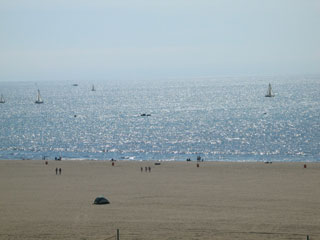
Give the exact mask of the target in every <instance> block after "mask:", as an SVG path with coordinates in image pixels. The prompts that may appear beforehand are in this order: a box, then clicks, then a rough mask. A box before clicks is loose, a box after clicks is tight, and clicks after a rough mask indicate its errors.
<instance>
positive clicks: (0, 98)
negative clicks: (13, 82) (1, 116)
mask: <svg viewBox="0 0 320 240" xmlns="http://www.w3.org/2000/svg"><path fill="white" fill-rule="evenodd" d="M5 102H6V101H5V100H4V98H3V95H2V94H1V97H0V103H5Z"/></svg>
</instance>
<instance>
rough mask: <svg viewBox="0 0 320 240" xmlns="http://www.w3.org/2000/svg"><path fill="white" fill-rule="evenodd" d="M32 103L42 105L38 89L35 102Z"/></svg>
mask: <svg viewBox="0 0 320 240" xmlns="http://www.w3.org/2000/svg"><path fill="white" fill-rule="evenodd" d="M34 103H37V104H40V103H43V100H42V98H41V95H40V90H39V89H38V96H37V100H36V101H35V102H34Z"/></svg>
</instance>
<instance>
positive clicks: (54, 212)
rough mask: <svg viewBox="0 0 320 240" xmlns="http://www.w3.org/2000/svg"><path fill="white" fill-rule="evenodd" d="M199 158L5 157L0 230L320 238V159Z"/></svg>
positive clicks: (50, 235) (41, 234) (9, 233)
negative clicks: (98, 200) (238, 160)
mask: <svg viewBox="0 0 320 240" xmlns="http://www.w3.org/2000/svg"><path fill="white" fill-rule="evenodd" d="M196 164H197V163H196V162H162V163H161V165H159V166H155V165H154V162H148V161H145V162H137V161H134V162H130V161H117V162H115V166H112V165H111V162H109V161H49V164H48V165H45V161H41V160H38V161H33V160H24V161H22V160H21V161H18V160H17V161H12V160H11V161H7V160H1V161H0V195H1V197H0V239H81V240H85V239H88V240H89V239H96V240H98V239H101V240H102V239H115V237H114V235H115V234H116V230H117V229H119V230H120V239H121V240H123V239H148V240H150V239H151V240H152V239H168V240H169V239H224V240H227V239H249V240H250V239H277V240H279V239H301V240H302V239H306V236H307V235H309V236H310V240H313V239H320V187H319V186H320V164H319V163H307V168H306V169H305V168H303V164H304V163H275V162H274V163H272V164H264V163H226V162H203V163H200V167H199V168H197V167H196ZM145 166H150V167H151V172H145V171H143V172H141V171H140V167H143V168H144V167H145ZM56 167H58V168H61V169H62V174H61V175H56V173H55V168H56ZM143 170H144V169H143ZM100 195H103V196H105V197H106V198H108V199H109V201H110V202H111V204H109V205H93V204H92V203H93V201H94V199H95V197H97V196H100Z"/></svg>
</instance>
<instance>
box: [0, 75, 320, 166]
mask: <svg viewBox="0 0 320 240" xmlns="http://www.w3.org/2000/svg"><path fill="white" fill-rule="evenodd" d="M74 83H77V84H78V86H73V84H74ZM269 83H271V84H272V87H273V91H274V93H275V97H271V98H268V97H265V94H266V92H267V88H268V84H269ZM93 84H94V86H95V89H96V91H91V88H92V85H93ZM37 89H40V92H41V95H42V98H43V101H44V103H43V104H35V103H34V102H35V100H36V97H37ZM1 93H2V94H3V96H4V98H5V100H6V103H2V104H0V112H1V114H0V116H1V117H0V159H43V158H45V159H55V158H56V157H60V156H61V157H62V159H92V160H110V159H115V160H121V159H127V160H138V161H139V160H168V161H171V160H175V161H185V160H186V159H187V158H190V159H191V160H193V161H195V160H196V159H197V157H198V156H200V157H201V158H202V159H203V160H204V161H239V162H242V161H298V162H309V161H312V162H318V161H320V145H319V143H320V104H319V103H320V76H264V77H261V76H260V77H254V76H251V77H206V78H186V79H183V78H180V79H166V80H163V79H159V80H157V81H148V80H141V81H138V80H134V81H129V80H128V81H120V82H116V81H107V80H106V81H94V80H88V81H79V82H76V81H52V82H49V81H48V82H46V81H41V82H40V81H39V82H37V83H35V82H23V81H21V82H0V94H1ZM141 115H145V116H141Z"/></svg>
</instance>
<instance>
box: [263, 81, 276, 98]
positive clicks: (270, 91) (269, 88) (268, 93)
mask: <svg viewBox="0 0 320 240" xmlns="http://www.w3.org/2000/svg"><path fill="white" fill-rule="evenodd" d="M265 97H274V94H273V93H272V87H271V84H270V83H269V86H268V91H267V94H266V95H265Z"/></svg>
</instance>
